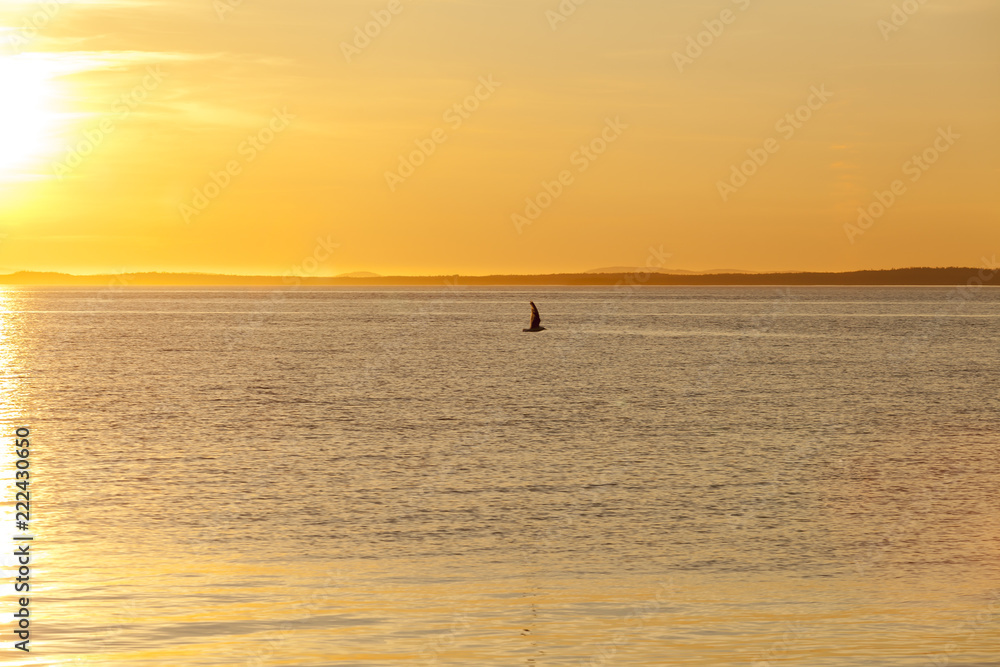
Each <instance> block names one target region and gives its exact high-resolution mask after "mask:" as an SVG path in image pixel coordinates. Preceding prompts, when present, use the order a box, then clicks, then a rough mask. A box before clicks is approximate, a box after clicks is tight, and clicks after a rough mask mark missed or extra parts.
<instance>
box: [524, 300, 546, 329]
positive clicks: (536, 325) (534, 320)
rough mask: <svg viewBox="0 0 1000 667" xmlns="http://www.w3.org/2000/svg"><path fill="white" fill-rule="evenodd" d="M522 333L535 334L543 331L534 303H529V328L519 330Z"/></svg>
mask: <svg viewBox="0 0 1000 667" xmlns="http://www.w3.org/2000/svg"><path fill="white" fill-rule="evenodd" d="M521 331H524V332H530V333H535V332H538V331H545V327H543V326H542V318H541V316H539V314H538V308H537V307H536V306H535V302H534V301H532V302H531V328H529V329H521Z"/></svg>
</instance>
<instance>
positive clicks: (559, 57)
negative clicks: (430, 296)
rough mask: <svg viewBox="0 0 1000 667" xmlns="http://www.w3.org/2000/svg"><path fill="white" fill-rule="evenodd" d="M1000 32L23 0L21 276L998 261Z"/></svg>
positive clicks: (746, 12) (884, 1) (957, 5)
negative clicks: (654, 252)
mask: <svg viewBox="0 0 1000 667" xmlns="http://www.w3.org/2000/svg"><path fill="white" fill-rule="evenodd" d="M577 2H581V0H577ZM560 8H561V9H560ZM366 30H367V31H368V33H369V35H365V34H364V33H365V31H366ZM998 34H1000V3H998V2H996V0H949V1H944V0H941V1H938V0H927V1H926V2H923V3H921V2H920V1H919V0H907V1H906V2H902V1H900V0H817V1H812V0H810V1H804V0H711V1H694V0H691V1H687V2H670V1H663V0H661V1H655V2H654V1H653V0H614V1H612V0H586V1H582V2H581V4H579V5H578V6H577V5H576V4H574V3H573V2H572V0H564V1H563V2H562V3H561V4H560V2H559V0H448V1H439V0H420V1H419V2H417V1H412V2H411V1H409V0H393V1H392V2H390V1H389V0H386V1H375V2H360V1H353V0H281V1H280V2H279V1H278V0H242V2H241V1H240V0H218V1H213V0H80V1H65V2H58V0H53V1H50V2H28V1H12V0H2V2H0V54H2V56H0V239H2V240H0V272H4V273H6V272H10V271H15V270H54V271H65V272H73V273H94V272H120V271H210V272H230V273H269V274H283V273H287V272H288V271H289V270H290V269H291V267H296V266H298V267H301V266H302V265H303V262H304V260H306V259H308V258H310V257H321V258H326V256H327V255H328V254H329V258H326V259H325V261H323V262H320V263H315V264H310V267H311V269H310V270H312V271H314V272H315V273H316V274H317V275H335V274H339V273H345V272H351V271H363V270H364V271H374V272H378V273H382V274H439V273H466V274H486V273H511V272H512V273H547V272H562V271H582V270H587V269H591V268H596V267H606V266H638V265H644V264H647V263H652V264H658V263H660V260H653V261H650V260H651V259H652V256H651V254H650V251H649V248H650V247H654V248H657V249H659V248H660V247H661V246H662V248H663V252H664V253H669V254H670V257H669V259H667V260H666V261H665V262H664V263H663V266H664V267H665V268H676V269H693V270H707V269H720V268H736V269H747V270H757V271H770V270H851V269H861V268H891V267H901V266H949V265H962V266H976V265H979V264H980V263H981V258H982V257H983V256H986V257H990V256H992V255H995V254H997V253H998V252H1000V218H998V213H1000V204H998V194H997V193H998V192H1000V187H998V186H997V182H998V180H1000V164H998V157H1000V124H998V121H997V119H998V118H1000V40H998V38H997V35H998ZM372 35H373V36H372ZM699 42H700V44H699ZM456 105H457V107H456ZM788 114H791V116H790V118H789V117H788ZM796 114H797V115H798V117H797V118H796ZM584 149H585V150H584ZM415 151H416V152H415ZM401 156H402V157H401ZM914 156H917V159H918V160H919V162H917V161H915V160H914ZM921 156H923V157H921ZM755 157H756V160H757V162H756V163H754V162H749V163H747V162H746V161H747V160H753V159H754V158H755ZM401 160H402V161H403V164H401ZM744 163H745V164H744ZM741 169H742V170H743V174H740V173H739V172H740V170H741ZM734 170H736V174H735V175H734ZM747 173H749V174H751V175H750V176H748V177H746V174H747ZM213 175H214V176H213ZM744 178H745V181H744ZM560 179H562V182H561V183H560ZM894 181H898V182H896V183H895V187H896V190H897V193H895V194H894V193H892V189H893V185H894ZM543 184H547V187H548V192H546V187H545V185H543ZM876 192H880V193H885V194H882V195H880V197H881V198H882V200H883V201H882V203H879V202H878V200H877V198H876V195H875V193H876ZM893 199H894V201H891V200H893ZM528 200H531V203H529V201H528ZM883 204H885V205H886V206H885V208H886V210H885V211H884V213H881V207H882V206H883ZM535 206H537V207H538V208H537V210H536V209H535V208H534V207H535ZM859 207H863V208H865V209H869V210H870V211H871V212H872V213H874V214H876V215H873V217H872V218H871V221H870V222H866V221H865V220H864V219H862V223H863V225H864V226H858V219H859ZM879 213H881V215H877V214H879ZM845 226H846V227H845ZM317 239H321V241H318V240H317ZM332 244H339V246H338V247H337V248H336V249H335V250H333V251H332V253H328V251H327V250H325V249H324V246H329V245H332Z"/></svg>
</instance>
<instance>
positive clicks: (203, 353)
mask: <svg viewBox="0 0 1000 667" xmlns="http://www.w3.org/2000/svg"><path fill="white" fill-rule="evenodd" d="M529 300H533V301H535V303H537V304H538V307H539V309H540V310H541V315H542V324H543V325H544V326H546V327H548V331H545V332H543V333H539V334H524V333H521V329H522V328H524V327H526V326H528V316H529V308H528V301H529ZM0 342H2V351H0V376H2V381H0V382H2V384H0V393H2V400H3V403H2V405H3V408H2V410H3V412H2V414H0V418H2V426H3V429H4V431H3V432H4V434H5V435H4V437H5V438H7V439H8V440H7V442H10V439H11V438H12V436H13V430H14V428H16V427H17V426H28V427H30V428H31V432H32V438H33V440H32V454H31V465H32V467H31V473H32V478H31V487H30V488H31V510H32V512H31V528H32V532H33V534H34V535H36V540H35V542H34V543H33V546H32V550H33V554H34V557H35V560H34V562H33V564H32V574H31V576H32V589H31V603H30V604H31V620H32V625H31V633H32V634H31V648H32V652H31V653H30V654H24V653H22V652H20V651H16V650H13V648H12V645H13V642H14V641H15V638H14V636H13V633H12V632H11V628H12V627H13V626H12V625H11V624H10V623H9V619H11V616H10V615H9V612H12V611H14V603H13V599H14V595H13V586H12V577H13V571H12V568H13V565H14V561H13V557H12V556H11V555H9V554H10V552H11V551H12V549H13V546H12V542H11V534H12V533H13V502H12V501H13V490H9V491H7V492H5V493H6V495H7V497H5V498H4V508H5V514H4V517H3V519H2V520H3V526H0V528H2V534H0V540H2V544H0V548H2V551H3V553H5V554H8V555H5V556H4V557H3V565H4V567H5V572H4V574H5V575H6V578H5V579H4V580H3V582H2V585H3V587H4V588H3V591H2V592H3V600H2V602H3V605H4V609H3V614H4V615H5V617H6V618H7V619H8V621H5V622H4V624H3V627H4V629H3V634H2V642H3V645H2V646H0V663H3V664H17V665H53V666H55V665H68V664H86V665H134V666H136V667H144V666H147V665H179V666H188V665H190V666H201V665H205V666H208V665H248V666H250V665H297V666H303V667H319V666H321V665H331V666H332V665H338V666H350V665H356V666H358V667H376V666H388V665H463V666H465V665H468V666H473V667H476V666H494V665H495V666H501V665H502V666H516V665H526V666H527V665H536V666H538V667H543V666H547V665H552V666H556V665H559V666H562V665H574V666H584V665H586V666H588V667H589V666H596V665H720V666H728V665H747V666H756V667H767V666H777V665H796V666H809V667H822V666H826V665H830V666H834V665H836V666H854V665H857V666H862V665H863V666H878V665H894V666H910V665H913V666H917V665H920V666H930V665H944V664H948V665H961V666H963V667H972V666H980V667H981V666H985V665H1000V522H998V519H1000V500H998V498H1000V491H998V489H1000V472H998V468H997V464H998V460H1000V458H998V454H1000V291H997V290H995V289H989V288H986V289H981V290H957V289H954V288H903V287H899V288H646V289H641V290H628V289H621V290H613V289H596V288H580V289H568V288H533V289H510V288H495V289H460V288H447V287H442V288H439V289H430V288H429V289H410V288H406V289H404V288H400V289H384V290H377V291H372V290H361V289H286V290H278V289H273V290H268V289H141V288H129V289H37V288H31V289H14V288H11V289H6V290H5V291H0ZM13 456H14V455H13V452H12V451H11V447H10V446H9V445H8V446H5V448H4V449H3V453H2V454H0V464H2V466H3V467H2V474H3V476H4V478H5V479H8V480H9V479H10V478H11V477H12V475H13V470H14V458H13ZM8 483H9V482H8Z"/></svg>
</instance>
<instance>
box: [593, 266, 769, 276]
mask: <svg viewBox="0 0 1000 667" xmlns="http://www.w3.org/2000/svg"><path fill="white" fill-rule="evenodd" d="M644 271H645V272H649V273H668V274H670V275H676V276H702V275H707V274H710V273H754V272H753V271H743V270H742V269H709V270H708V271H686V270H684V269H646V268H643V267H641V266H609V267H607V268H604V269H590V270H589V271H584V273H642V272H644Z"/></svg>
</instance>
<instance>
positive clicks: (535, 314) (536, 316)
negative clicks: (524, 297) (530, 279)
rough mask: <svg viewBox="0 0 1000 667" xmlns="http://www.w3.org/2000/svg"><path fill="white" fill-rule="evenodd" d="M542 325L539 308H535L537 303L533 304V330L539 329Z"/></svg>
mask: <svg viewBox="0 0 1000 667" xmlns="http://www.w3.org/2000/svg"><path fill="white" fill-rule="evenodd" d="M541 324H542V318H541V316H539V314H538V308H536V307H535V302H534V301H532V302H531V327H530V328H532V329H537V328H538V327H539V326H541Z"/></svg>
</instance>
